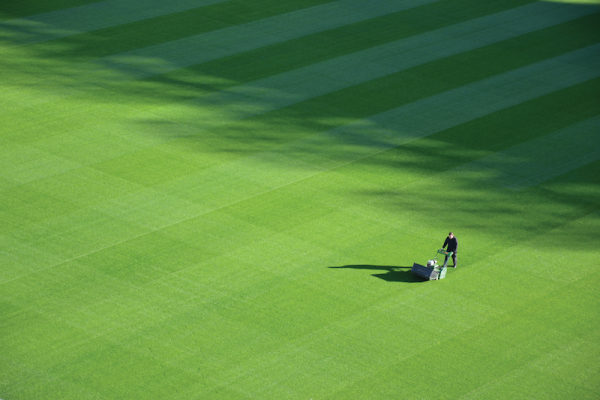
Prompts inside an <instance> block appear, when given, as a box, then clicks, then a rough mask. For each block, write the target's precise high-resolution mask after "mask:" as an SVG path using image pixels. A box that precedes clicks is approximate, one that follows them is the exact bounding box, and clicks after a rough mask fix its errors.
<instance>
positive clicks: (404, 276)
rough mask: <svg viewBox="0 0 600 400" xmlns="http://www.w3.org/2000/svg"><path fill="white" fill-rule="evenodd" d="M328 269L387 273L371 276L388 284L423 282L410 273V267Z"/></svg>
mask: <svg viewBox="0 0 600 400" xmlns="http://www.w3.org/2000/svg"><path fill="white" fill-rule="evenodd" d="M329 268H351V269H371V270H379V271H387V272H386V273H383V274H373V276H374V277H376V278H379V279H383V280H384V281H388V282H405V283H415V282H423V279H421V278H420V277H418V276H417V275H415V274H413V273H412V272H410V270H411V269H412V267H398V266H391V265H344V266H341V267H329Z"/></svg>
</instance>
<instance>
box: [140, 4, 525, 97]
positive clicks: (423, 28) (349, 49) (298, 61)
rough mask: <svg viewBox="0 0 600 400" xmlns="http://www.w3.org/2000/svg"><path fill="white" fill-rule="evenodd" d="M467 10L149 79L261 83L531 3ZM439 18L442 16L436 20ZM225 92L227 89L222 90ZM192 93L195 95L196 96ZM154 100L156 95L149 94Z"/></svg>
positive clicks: (343, 32) (447, 7)
mask: <svg viewBox="0 0 600 400" xmlns="http://www.w3.org/2000/svg"><path fill="white" fill-rule="evenodd" d="M462 3H463V4H464V8H462V7H461V8H460V9H458V10H457V9H454V8H452V0H440V1H436V2H433V3H429V4H424V5H422V6H420V7H416V8H412V9H408V10H406V11H403V12H396V13H391V14H388V15H385V16H382V17H379V18H372V19H369V20H365V21H361V22H357V23H353V24H348V25H345V26H342V27H340V28H335V29H330V30H327V31H324V32H322V33H319V34H313V35H308V36H305V37H301V38H298V39H291V40H287V41H286V42H283V43H278V44H274V45H270V46H266V47H263V48H260V49H256V50H251V51H247V52H243V53H240V54H236V55H232V56H229V57H223V58H221V59H218V60H215V61H209V62H204V63H202V64H199V65H194V66H191V67H188V68H183V69H180V70H177V71H173V72H170V73H166V74H163V75H158V76H155V77H152V78H148V80H150V81H157V82H173V81H176V82H181V83H186V82H187V83H189V84H192V82H194V78H195V77H197V76H198V74H200V75H210V76H214V77H218V78H220V79H222V80H223V83H222V85H223V86H224V85H225V84H226V83H227V82H234V83H235V84H239V83H244V82H250V81H255V80H258V79H262V78H265V77H268V76H270V75H275V74H279V73H283V72H286V71H289V70H293V69H297V68H299V67H303V66H307V65H310V64H314V63H316V62H321V61H325V60H328V59H332V58H335V57H340V56H342V55H346V54H350V53H354V52H357V51H360V50H365V49H368V48H372V47H375V46H378V45H382V44H385V43H389V42H393V41H398V40H400V39H402V38H407V37H410V36H415V35H418V34H422V33H425V32H428V31H432V30H436V29H440V28H443V27H446V26H450V25H454V24H457V23H460V22H465V21H467V20H470V19H474V18H477V17H482V16H485V15H490V14H493V13H497V12H500V11H504V10H507V9H509V8H514V7H518V6H521V5H524V4H527V3H530V1H527V0H512V1H490V2H485V3H483V4H482V3H481V2H480V1H477V0H468V1H463V2H462ZM432 15H435V16H436V17H435V18H434V17H432ZM222 88H223V89H224V88H225V87H222ZM190 93H191V91H190ZM148 94H149V95H150V92H149V93H148Z"/></svg>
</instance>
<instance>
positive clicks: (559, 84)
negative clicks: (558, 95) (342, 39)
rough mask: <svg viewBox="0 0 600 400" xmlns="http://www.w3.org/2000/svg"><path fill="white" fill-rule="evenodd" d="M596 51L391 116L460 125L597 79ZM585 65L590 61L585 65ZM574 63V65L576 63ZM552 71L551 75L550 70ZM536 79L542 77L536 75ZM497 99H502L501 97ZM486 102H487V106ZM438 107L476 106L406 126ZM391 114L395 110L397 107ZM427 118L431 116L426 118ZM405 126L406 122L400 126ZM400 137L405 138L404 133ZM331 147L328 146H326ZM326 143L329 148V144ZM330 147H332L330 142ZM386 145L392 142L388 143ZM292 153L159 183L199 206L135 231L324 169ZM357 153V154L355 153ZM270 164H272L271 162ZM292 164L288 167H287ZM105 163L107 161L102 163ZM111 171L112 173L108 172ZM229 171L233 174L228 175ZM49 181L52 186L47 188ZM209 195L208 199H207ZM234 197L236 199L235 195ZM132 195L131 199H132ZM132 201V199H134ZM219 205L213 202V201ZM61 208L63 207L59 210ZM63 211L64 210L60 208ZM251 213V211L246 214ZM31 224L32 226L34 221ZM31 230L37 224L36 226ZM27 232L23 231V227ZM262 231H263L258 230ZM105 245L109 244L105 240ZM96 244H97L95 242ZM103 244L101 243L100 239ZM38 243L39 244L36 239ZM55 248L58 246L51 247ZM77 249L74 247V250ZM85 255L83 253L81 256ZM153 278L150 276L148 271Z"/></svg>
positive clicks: (565, 57)
mask: <svg viewBox="0 0 600 400" xmlns="http://www.w3.org/2000/svg"><path fill="white" fill-rule="evenodd" d="M595 54H598V51H597V46H591V47H589V48H585V49H582V50H578V51H576V52H573V53H571V54H567V55H563V56H560V57H557V58H554V59H551V60H546V61H543V62H541V63H538V64H534V65H532V66H528V67H525V68H522V69H520V70H516V71H512V72H509V73H506V74H504V75H501V76H499V77H495V78H490V79H488V80H486V81H483V82H478V83H476V84H473V85H471V86H467V87H464V88H460V89H458V90H457V91H450V92H447V93H445V94H443V95H439V96H436V98H434V99H432V98H429V99H426V100H423V101H420V102H417V103H412V104H409V105H408V106H406V107H404V108H403V109H401V112H400V113H398V114H393V113H392V114H391V115H392V120H393V121H402V123H401V124H398V123H397V125H398V126H396V127H395V129H396V130H397V131H400V132H407V131H409V130H410V129H412V130H413V131H414V132H416V134H415V136H412V137H409V140H414V139H415V138H417V137H423V136H425V135H430V134H433V133H435V132H437V131H441V130H444V129H447V128H448V127H451V126H455V125H458V124H460V123H465V122H468V121H470V120H471V119H474V118H477V117H481V116H482V115H483V114H482V113H483V112H487V113H492V112H495V111H498V110H500V109H502V108H507V107H511V106H514V105H516V104H519V102H520V101H524V100H527V99H526V98H524V97H523V93H524V92H525V93H528V95H529V96H531V99H534V98H536V97H539V96H541V95H543V94H547V93H548V92H550V91H556V90H559V89H560V88H563V87H565V86H567V87H568V86H571V85H575V84H577V83H581V82H585V81H587V80H590V79H592V78H593V77H597V76H599V75H600V71H594V70H593V69H591V68H590V69H589V70H587V69H586V68H585V66H586V65H596V63H597V61H596V60H595V58H594V56H593V55H595ZM587 63H589V64H587ZM563 64H564V65H566V66H567V68H564V69H561V68H557V66H562V65H563ZM577 64H579V65H577ZM582 71H585V72H586V73H587V75H586V74H582ZM550 72H551V73H550ZM544 76H545V77H547V79H548V81H547V82H545V81H542V80H538V81H536V82H535V85H533V86H532V87H530V88H529V90H527V89H528V88H527V87H526V85H525V84H524V83H523V82H527V81H531V79H532V77H544ZM538 79H541V78H538ZM493 87H503V90H504V91H503V95H504V97H502V98H498V97H497V96H496V95H490V94H489V92H490V90H489V89H490V88H493ZM517 94H519V95H520V98H518V100H513V99H512V96H513V95H514V96H516V95H517ZM461 99H466V100H467V102H470V101H476V103H477V104H478V105H479V106H480V107H481V109H475V108H473V107H470V106H469V103H467V104H464V103H461ZM500 100H501V101H500ZM486 102H487V103H488V104H486ZM431 109H433V110H437V112H438V113H437V114H436V115H438V116H439V115H440V111H442V110H445V111H444V113H443V114H442V115H443V116H449V115H455V114H457V113H458V111H457V110H466V109H468V110H471V109H473V110H476V111H475V112H476V114H475V115H469V114H465V112H464V111H463V112H462V113H459V114H458V117H456V118H454V119H453V118H449V117H448V118H445V117H444V118H443V119H442V121H443V123H442V122H440V124H438V125H435V124H433V125H431V126H432V130H431V131H425V132H418V131H416V130H415V128H414V126H413V125H411V124H410V116H414V115H416V116H420V115H426V113H427V110H431ZM396 112H398V111H397V110H396ZM428 118H429V117H428ZM430 119H431V120H433V119H434V117H431V118H430ZM403 124H406V125H403ZM340 137H341V138H344V137H345V136H344V135H341V136H336V138H338V139H339V138H340ZM403 140H407V139H406V137H404V138H403ZM398 144H399V143H398V142H393V145H398ZM330 145H331V144H330ZM313 146H314V147H315V148H317V147H322V143H318V142H317V144H316V145H315V144H313ZM328 147H329V146H328ZM330 147H332V148H335V147H336V145H333V146H330ZM390 147H391V146H390ZM375 149H376V152H379V151H382V149H381V148H380V147H376V148H375ZM303 151H304V152H306V153H307V154H312V153H313V151H314V150H310V149H303ZM296 153H297V152H295V151H291V152H290V151H286V150H283V152H282V154H283V156H282V157H277V152H274V153H268V152H267V153H263V154H259V155H257V156H254V157H249V158H244V159H241V160H240V161H239V162H233V163H230V164H227V165H225V166H224V167H222V168H221V167H218V168H214V169H212V170H209V171H207V172H204V173H196V174H191V175H190V176H189V177H188V178H185V179H179V180H176V181H175V183H174V184H166V185H162V186H161V190H163V191H164V192H165V193H168V194H169V195H170V196H173V197H174V198H178V199H180V200H184V201H185V202H186V203H189V204H199V205H201V208H202V209H203V210H204V211H203V213H202V214H200V215H194V216H190V217H188V218H186V219H185V220H183V221H182V220H179V221H172V220H169V219H167V220H166V221H169V222H167V224H168V225H166V226H163V227H161V228H158V229H154V230H151V231H150V232H144V233H142V234H141V235H137V236H136V237H141V236H145V235H147V234H148V233H151V232H157V231H159V230H160V229H164V228H166V227H167V226H174V225H175V224H179V223H182V222H185V221H187V220H190V219H193V218H194V219H195V218H198V217H199V216H201V215H204V214H205V213H207V212H209V211H214V210H218V209H221V208H223V207H226V206H227V207H230V206H231V205H232V204H236V203H239V202H244V201H247V200H248V199H249V198H251V197H255V196H259V195H264V194H265V193H268V192H270V191H272V190H276V189H279V188H281V187H283V186H287V185H289V184H290V183H294V182H297V181H299V180H304V179H306V178H309V177H312V176H314V175H316V174H318V173H320V172H323V171H325V169H314V168H311V167H310V166H309V164H305V165H303V164H298V163H297V162H289V161H288V160H287V156H286V154H296ZM354 155H355V157H356V154H354ZM358 157H359V158H364V157H365V155H364V154H359V155H358ZM352 161H354V160H350V161H348V160H347V159H343V162H344V163H349V162H352ZM273 163H275V164H273ZM265 165H271V166H273V165H279V167H278V168H275V169H274V170H273V169H272V167H271V168H265ZM294 165H298V167H296V168H294V167H293V166H294ZM290 166H292V168H290ZM334 166H339V164H338V165H329V168H332V167H334ZM107 167H108V165H107ZM110 168H111V170H110V171H105V172H109V173H111V171H116V170H115V169H113V168H123V167H119V166H118V165H117V167H115V166H114V162H113V163H111V164H110ZM124 170H127V171H131V169H129V168H124ZM112 173H114V172H112ZM232 175H233V176H232ZM225 177H228V178H227V179H228V180H231V181H236V182H244V181H245V182H256V183H254V184H251V185H250V188H249V189H247V190H245V191H242V192H240V191H239V190H238V188H237V187H224V186H223V185H221V182H222V180H223V179H225ZM209 183H214V184H215V187H212V188H211V187H210V186H208V184H209ZM52 186H53V185H51V187H52ZM190 187H203V190H201V191H197V190H194V191H190V190H189V188H190ZM207 194H208V197H207ZM234 196H237V199H236V197H234ZM213 198H215V199H216V200H217V201H222V200H223V199H228V200H229V201H230V203H228V204H223V203H221V204H219V205H216V204H215V203H214V201H215V200H213ZM133 199H135V197H133ZM136 203H137V202H136ZM217 204H218V203H217ZM115 206H116V207H117V208H123V205H122V204H120V202H116V203H114V205H111V206H110V207H109V208H105V207H103V206H101V205H100V206H99V207H95V210H96V211H101V212H102V213H103V214H107V215H111V214H114V212H115V211H116V209H113V207H115ZM129 208H130V206H127V207H125V209H129ZM61 209H64V206H63V208H61ZM68 209H69V210H70V212H72V207H71V206H69V207H68ZM65 211H66V210H65ZM249 215H250V214H249ZM34 226H35V225H34ZM81 228H82V229H84V230H87V227H85V226H82V227H81ZM35 229H36V230H37V229H39V228H37V227H36V228H35ZM25 232H27V230H25ZM21 235H26V236H28V237H29V243H30V244H32V243H35V241H33V240H32V238H31V237H30V236H29V235H28V234H25V233H24V232H22V233H21V234H19V236H21ZM263 235H264V233H263ZM72 236H73V233H72V232H69V234H68V235H66V236H65V237H64V239H65V240H67V242H70V243H72ZM77 236H82V237H89V235H87V234H86V235H83V234H82V233H80V234H77ZM59 238H60V237H57V238H55V241H58V240H60V239H59ZM40 239H41V240H45V236H41V237H40ZM106 239H107V238H103V239H102V240H106ZM108 239H109V243H110V238H108ZM134 239H135V238H128V239H126V240H125V241H122V242H120V243H125V242H128V241H130V240H134ZM96 243H97V242H96ZM105 243H106V242H105ZM40 244H41V243H40ZM81 244H82V245H83V247H84V248H85V249H87V251H86V250H84V251H86V253H85V254H90V253H95V252H97V251H99V250H106V249H107V248H110V247H112V246H114V245H116V244H118V243H114V242H113V244H108V245H107V244H105V245H104V246H103V247H102V248H101V249H98V248H96V249H95V248H94V247H95V245H97V244H95V243H94V242H89V241H86V242H83V243H81ZM56 247H57V248H60V246H56ZM66 248H68V249H69V254H70V256H71V257H70V258H69V259H67V260H65V261H68V260H70V259H74V258H79V257H82V256H83V255H74V253H75V254H76V253H77V251H75V252H73V250H74V247H73V245H72V244H71V246H68V247H66ZM75 249H76V248H75ZM85 254H84V255H85ZM204 254H206V255H210V254H211V253H210V252H204ZM56 265H60V263H59V264H54V265H51V266H48V268H51V267H53V266H56ZM152 276H154V275H152Z"/></svg>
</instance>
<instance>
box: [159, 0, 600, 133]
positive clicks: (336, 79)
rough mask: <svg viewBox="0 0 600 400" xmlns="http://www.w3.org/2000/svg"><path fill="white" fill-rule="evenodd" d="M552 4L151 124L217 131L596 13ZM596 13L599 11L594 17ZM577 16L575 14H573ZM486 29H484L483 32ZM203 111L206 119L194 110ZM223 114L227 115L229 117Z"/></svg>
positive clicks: (212, 99)
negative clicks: (463, 40)
mask: <svg viewBox="0 0 600 400" xmlns="http://www.w3.org/2000/svg"><path fill="white" fill-rule="evenodd" d="M546 4H547V3H535V4H533V5H528V6H523V7H519V8H516V9H513V10H509V11H505V12H502V13H498V14H494V15H492V16H489V17H482V18H480V19H476V20H473V21H468V22H465V23H461V24H457V25H453V26H451V27H449V28H443V29H440V30H436V31H433V32H429V33H426V34H422V35H417V36H415V37H411V38H407V39H402V40H401V41H398V42H393V43H389V44H386V45H382V46H377V47H375V48H373V49H368V50H364V51H360V52H356V53H353V54H350V55H347V56H342V57H338V58H335V59H332V60H329V61H324V62H319V63H316V64H312V65H310V66H307V67H303V68H299V69H296V70H293V71H289V72H286V73H283V74H278V75H274V76H271V77H268V78H265V79H260V80H258V81H254V82H250V83H247V84H242V85H238V86H234V87H232V88H230V89H227V90H224V91H221V92H218V93H215V94H211V95H208V96H202V97H198V98H197V99H192V100H188V101H185V102H181V103H178V104H176V105H169V106H165V107H162V108H160V107H159V108H155V109H152V110H151V111H150V112H149V113H148V118H150V119H154V120H155V121H171V120H174V121H177V122H183V123H185V124H188V125H190V126H194V127H197V128H199V129H209V128H210V129H214V128H215V127H218V126H220V125H224V124H229V123H231V122H233V121H236V120H242V119H247V118H249V117H252V116H254V115H259V114H264V113H267V112H269V111H273V110H276V109H278V108H283V107H286V106H289V105H292V104H296V103H299V102H302V101H306V100H308V99H312V98H315V97H318V96H323V95H325V94H328V93H332V92H336V91H340V90H342V89H345V88H349V87H352V86H355V85H358V84H361V83H365V82H369V81H372V80H375V79H378V78H382V77H386V76H389V75H392V74H397V73H399V72H401V71H404V70H408V69H410V68H416V67H418V66H420V65H424V64H427V63H430V62H433V61H436V60H440V59H444V58H447V57H450V56H454V55H456V54H461V53H464V52H467V51H469V50H473V49H477V48H480V47H484V46H487V45H490V44H494V43H498V42H501V41H503V40H507V39H510V38H514V37H516V36H519V35H523V34H526V33H530V32H532V31H535V30H537V29H542V28H545V27H547V26H548V25H547V24H548V21H551V22H550V23H549V24H550V26H552V25H554V24H558V23H561V22H565V21H569V20H571V19H575V18H578V17H581V16H583V15H588V14H590V13H593V12H594V11H595V10H594V9H587V8H571V7H568V6H566V7H565V8H562V7H556V6H552V7H551V8H548V7H547V6H546ZM592 10H594V11H592ZM570 11H573V13H570ZM537 13H540V14H546V15H547V16H548V18H547V19H542V18H538V19H537V20H542V21H544V22H542V23H541V24H540V25H536V24H535V23H525V21H528V20H527V18H528V16H531V15H535V14H537ZM482 26H484V27H485V28H482ZM462 35H471V36H470V38H471V40H470V41H469V42H468V43H460V44H459V45H458V46H456V45H455V42H454V41H455V40H456V39H457V38H459V37H460V36H462ZM198 107H201V110H202V118H195V115H194V113H193V110H194V109H196V108H198ZM224 111H225V112H226V114H224Z"/></svg>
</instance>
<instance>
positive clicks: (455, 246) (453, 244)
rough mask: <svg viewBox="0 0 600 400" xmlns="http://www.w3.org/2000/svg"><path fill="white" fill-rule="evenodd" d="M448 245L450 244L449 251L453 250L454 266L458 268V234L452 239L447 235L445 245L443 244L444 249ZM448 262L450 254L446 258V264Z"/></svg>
mask: <svg viewBox="0 0 600 400" xmlns="http://www.w3.org/2000/svg"><path fill="white" fill-rule="evenodd" d="M446 246H448V249H447V251H451V252H452V262H454V268H456V252H457V251H458V240H456V236H455V237H453V238H452V239H450V237H447V238H446V240H445V241H444V245H443V246H442V249H443V248H444V247H446ZM446 262H448V256H446V260H445V262H444V264H445V263H446Z"/></svg>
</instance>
